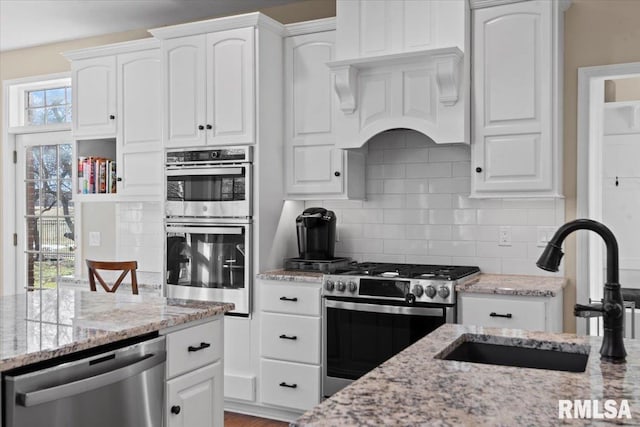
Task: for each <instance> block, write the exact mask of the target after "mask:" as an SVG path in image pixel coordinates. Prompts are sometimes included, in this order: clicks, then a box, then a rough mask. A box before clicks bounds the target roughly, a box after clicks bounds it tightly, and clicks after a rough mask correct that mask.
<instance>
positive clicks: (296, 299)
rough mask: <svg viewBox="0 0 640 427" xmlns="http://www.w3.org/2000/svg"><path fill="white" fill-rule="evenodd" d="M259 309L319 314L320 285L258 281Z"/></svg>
mask: <svg viewBox="0 0 640 427" xmlns="http://www.w3.org/2000/svg"><path fill="white" fill-rule="evenodd" d="M260 285H261V286H260V289H261V292H262V293H261V300H262V303H261V307H260V308H261V309H262V310H264V311H277V312H279V313H287V314H304V315H309V316H320V285H317V286H314V285H292V284H283V283H269V282H265V281H261V282H260Z"/></svg>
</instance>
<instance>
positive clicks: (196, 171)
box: [166, 166, 244, 176]
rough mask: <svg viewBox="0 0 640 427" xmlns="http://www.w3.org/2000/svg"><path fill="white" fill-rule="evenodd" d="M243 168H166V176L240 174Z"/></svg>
mask: <svg viewBox="0 0 640 427" xmlns="http://www.w3.org/2000/svg"><path fill="white" fill-rule="evenodd" d="M243 169H244V168H241V167H240V168H239V167H237V166H234V167H224V166H223V167H215V168H206V169H204V168H193V169H189V168H179V169H173V168H167V170H166V172H167V176H185V175H187V176H189V175H242V174H243V173H244V171H243Z"/></svg>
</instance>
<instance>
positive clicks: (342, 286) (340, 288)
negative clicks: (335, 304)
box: [336, 280, 347, 292]
mask: <svg viewBox="0 0 640 427" xmlns="http://www.w3.org/2000/svg"><path fill="white" fill-rule="evenodd" d="M345 289H347V285H345V284H344V282H343V281H342V280H338V281H337V282H336V290H337V291H338V292H344V290H345Z"/></svg>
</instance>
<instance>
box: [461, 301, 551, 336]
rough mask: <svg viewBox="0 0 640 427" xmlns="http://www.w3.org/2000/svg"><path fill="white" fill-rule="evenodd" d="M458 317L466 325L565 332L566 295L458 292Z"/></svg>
mask: <svg viewBox="0 0 640 427" xmlns="http://www.w3.org/2000/svg"><path fill="white" fill-rule="evenodd" d="M458 310H459V311H458V313H459V314H458V320H459V323H462V324H463V325H475V326H486V327H495V328H509V329H526V330H531V331H546V332H562V294H561V293H560V294H559V295H556V296H555V297H534V296H519V295H518V296H516V295H495V294H486V295H485V294H465V293H462V294H458Z"/></svg>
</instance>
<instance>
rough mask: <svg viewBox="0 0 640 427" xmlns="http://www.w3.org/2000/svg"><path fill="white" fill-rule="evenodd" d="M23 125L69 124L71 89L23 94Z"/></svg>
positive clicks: (62, 88) (44, 90) (43, 90)
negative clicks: (24, 99)
mask: <svg viewBox="0 0 640 427" xmlns="http://www.w3.org/2000/svg"><path fill="white" fill-rule="evenodd" d="M25 96H26V102H25V106H26V107H25V113H26V114H25V118H26V120H25V122H26V123H25V124H26V125H27V126H43V125H48V124H54V123H70V122H71V87H70V86H66V87H57V88H50V89H41V90H32V91H27V92H25Z"/></svg>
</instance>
